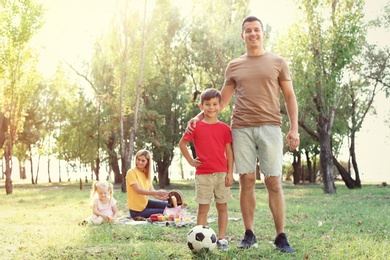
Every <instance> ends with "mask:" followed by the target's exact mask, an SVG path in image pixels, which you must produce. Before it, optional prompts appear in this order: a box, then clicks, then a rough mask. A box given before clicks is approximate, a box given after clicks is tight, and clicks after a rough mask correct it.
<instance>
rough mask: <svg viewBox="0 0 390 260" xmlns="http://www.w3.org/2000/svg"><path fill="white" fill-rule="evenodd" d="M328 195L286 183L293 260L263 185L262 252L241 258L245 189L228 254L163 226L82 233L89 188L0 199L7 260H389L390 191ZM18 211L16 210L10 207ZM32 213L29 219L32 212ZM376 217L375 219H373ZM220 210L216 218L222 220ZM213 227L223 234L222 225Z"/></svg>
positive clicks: (188, 192) (185, 186)
mask: <svg viewBox="0 0 390 260" xmlns="http://www.w3.org/2000/svg"><path fill="white" fill-rule="evenodd" d="M337 186H338V189H337V190H338V193H337V194H332V195H324V194H323V193H322V192H321V189H320V186H318V185H313V186H310V185H302V186H292V185H290V184H288V183H284V184H283V187H284V193H285V199H286V206H287V208H286V213H287V214H286V233H287V236H288V238H289V242H290V244H291V245H292V247H293V248H294V249H295V250H296V252H295V253H294V254H293V255H286V254H283V253H280V252H278V251H277V250H275V249H274V247H273V246H272V241H273V239H274V236H275V230H274V224H273V220H272V216H271V213H270V211H269V209H268V199H267V191H266V188H265V187H264V183H263V182H258V183H257V184H256V199H257V208H256V211H255V216H257V217H256V218H255V232H256V234H257V239H258V243H259V248H257V249H249V250H238V249H237V248H236V244H238V243H239V242H240V241H241V239H242V237H243V232H244V226H243V223H242V220H241V213H240V208H239V201H238V192H239V191H238V184H237V183H236V184H234V185H233V187H232V193H233V196H234V200H233V201H232V202H229V217H231V218H240V220H239V221H229V224H228V229H227V239H228V240H229V246H230V248H229V250H228V251H223V252H219V251H217V250H214V251H212V252H209V253H201V254H193V253H191V252H190V250H189V249H188V247H187V245H186V238H187V233H188V231H189V229H190V228H189V227H183V228H174V227H161V226H156V225H135V226H133V225H121V224H115V225H108V224H103V225H101V226H79V225H78V222H80V221H81V220H82V219H84V218H85V217H87V216H89V215H90V214H91V208H90V206H89V186H84V187H87V188H84V189H83V190H79V184H78V183H77V182H75V183H62V184H45V185H43V184H39V185H26V184H23V185H20V184H16V185H15V192H14V194H13V195H12V196H8V195H5V194H3V195H0V199H1V201H3V202H4V203H2V204H0V212H2V225H1V226H0V233H1V234H6V238H7V239H2V240H1V241H0V254H1V255H2V257H3V259H259V258H263V259H305V258H308V259H378V260H379V259H386V257H387V255H388V253H389V249H388V248H389V238H390V237H389V226H388V223H389V215H390V207H389V205H390V203H389V199H390V197H389V187H388V186H387V187H382V186H380V185H364V188H363V189H357V190H348V189H347V188H346V187H344V186H343V185H341V184H337ZM172 188H175V189H179V190H181V191H182V192H183V194H184V198H185V200H186V203H188V212H189V214H191V215H196V211H197V204H196V203H195V202H194V200H193V196H194V184H193V181H182V182H175V183H172ZM114 196H115V198H116V199H117V201H118V207H119V212H120V216H125V215H128V214H129V212H128V209H127V207H126V194H124V193H122V192H120V186H119V185H116V186H115V193H114ZM10 205H12V206H10ZM26 209H28V212H26ZM373 213H374V214H373ZM216 217H217V212H216V209H215V205H212V206H211V207H210V213H209V218H216ZM209 225H210V226H211V227H212V228H213V229H214V230H217V223H216V222H211V223H209Z"/></svg>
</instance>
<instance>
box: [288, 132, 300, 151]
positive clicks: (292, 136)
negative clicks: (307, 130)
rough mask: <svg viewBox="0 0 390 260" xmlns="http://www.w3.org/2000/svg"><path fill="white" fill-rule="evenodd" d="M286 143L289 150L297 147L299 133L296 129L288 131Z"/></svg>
mask: <svg viewBox="0 0 390 260" xmlns="http://www.w3.org/2000/svg"><path fill="white" fill-rule="evenodd" d="M286 144H287V146H288V150H289V151H294V150H295V149H297V148H298V147H299V134H298V131H290V132H288V134H287V137H286Z"/></svg>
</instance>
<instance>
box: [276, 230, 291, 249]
mask: <svg viewBox="0 0 390 260" xmlns="http://www.w3.org/2000/svg"><path fill="white" fill-rule="evenodd" d="M274 245H275V247H276V249H278V250H280V251H282V252H285V253H294V249H292V248H291V247H290V244H289V243H288V241H287V237H286V234H284V233H280V234H279V235H278V236H277V237H276V238H275V242H274Z"/></svg>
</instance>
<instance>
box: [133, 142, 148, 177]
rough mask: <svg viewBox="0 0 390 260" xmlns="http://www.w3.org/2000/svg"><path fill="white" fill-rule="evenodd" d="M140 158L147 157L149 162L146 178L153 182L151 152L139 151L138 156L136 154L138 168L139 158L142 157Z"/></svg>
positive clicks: (146, 168) (146, 167)
mask: <svg viewBox="0 0 390 260" xmlns="http://www.w3.org/2000/svg"><path fill="white" fill-rule="evenodd" d="M140 156H145V158H146V160H147V161H148V162H147V163H146V166H145V175H146V178H147V179H149V180H151V179H152V167H150V165H151V161H152V155H151V154H150V152H149V151H148V150H145V149H143V150H139V151H138V152H137V153H136V154H135V165H136V166H137V158H138V157H140Z"/></svg>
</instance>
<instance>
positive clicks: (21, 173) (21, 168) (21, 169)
mask: <svg viewBox="0 0 390 260" xmlns="http://www.w3.org/2000/svg"><path fill="white" fill-rule="evenodd" d="M19 176H20V179H21V180H25V179H27V177H26V163H25V161H24V160H23V161H21V160H19Z"/></svg>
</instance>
